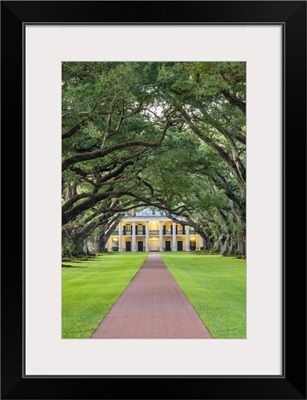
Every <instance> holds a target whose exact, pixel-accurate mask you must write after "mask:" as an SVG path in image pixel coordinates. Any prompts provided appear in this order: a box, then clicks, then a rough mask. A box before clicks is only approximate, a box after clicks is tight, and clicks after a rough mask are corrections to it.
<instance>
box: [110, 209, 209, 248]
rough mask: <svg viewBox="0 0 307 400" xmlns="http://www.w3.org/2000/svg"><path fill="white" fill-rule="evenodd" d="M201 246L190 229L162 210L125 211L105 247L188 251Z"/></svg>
mask: <svg viewBox="0 0 307 400" xmlns="http://www.w3.org/2000/svg"><path fill="white" fill-rule="evenodd" d="M202 246H203V239H202V237H201V236H200V235H199V234H197V233H195V231H194V229H192V228H190V227H189V226H184V225H181V224H177V223H175V222H173V221H172V220H171V219H170V218H168V217H166V215H165V212H164V211H160V210H159V211H158V210H156V211H155V210H152V209H150V208H145V209H143V210H142V211H134V210H133V211H129V212H128V213H127V214H126V215H125V216H124V217H123V219H122V220H121V222H120V224H119V225H118V226H117V228H116V230H115V231H114V232H113V233H112V235H111V236H110V238H109V240H108V243H107V248H108V251H112V250H113V251H119V252H125V251H131V252H136V251H160V252H162V251H190V250H199V249H200V247H202Z"/></svg>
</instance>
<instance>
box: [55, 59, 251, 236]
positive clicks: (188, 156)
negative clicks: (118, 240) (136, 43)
mask: <svg viewBox="0 0 307 400" xmlns="http://www.w3.org/2000/svg"><path fill="white" fill-rule="evenodd" d="M245 92H246V65H245V63H241V62H109V63H108V62H107V63H94V62H65V63H63V65H62V108H63V110H62V130H63V144H62V158H63V180H62V181H63V184H62V189H63V199H62V205H63V225H64V227H63V228H65V229H68V228H69V229H71V232H72V235H71V237H77V238H79V239H80V238H82V237H84V238H86V237H89V235H91V234H93V233H95V234H96V233H98V234H99V235H101V236H103V235H104V232H107V229H108V226H110V224H111V223H112V220H113V219H112V218H113V217H114V216H116V215H119V214H118V213H122V212H125V211H126V210H127V209H129V208H132V207H137V206H141V205H146V204H150V205H152V206H156V207H157V208H164V209H165V210H167V211H168V212H170V213H173V214H176V213H178V214H181V215H184V216H185V217H186V218H187V219H188V220H189V221H190V222H191V223H193V224H196V225H197V227H198V228H199V230H201V231H202V232H204V234H205V235H206V236H207V237H208V239H209V240H211V241H215V242H216V241H217V240H218V238H220V237H223V236H226V237H236V238H241V237H244V235H245V164H246V149H245V136H246V117H245V98H246V93H245ZM131 143H133V144H131ZM134 143H136V144H134ZM84 157H85V158H84ZM91 219H92V220H95V221H96V223H95V224H94V223H92V222H91ZM67 225H68V228H67ZM80 240H81V239H80Z"/></svg>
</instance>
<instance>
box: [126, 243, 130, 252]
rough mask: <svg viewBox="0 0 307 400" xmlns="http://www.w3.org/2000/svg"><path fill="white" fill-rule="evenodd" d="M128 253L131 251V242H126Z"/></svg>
mask: <svg viewBox="0 0 307 400" xmlns="http://www.w3.org/2000/svg"><path fill="white" fill-rule="evenodd" d="M126 251H131V242H126Z"/></svg>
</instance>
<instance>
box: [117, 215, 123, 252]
mask: <svg viewBox="0 0 307 400" xmlns="http://www.w3.org/2000/svg"><path fill="white" fill-rule="evenodd" d="M118 251H119V252H122V251H123V229H122V223H121V222H120V223H119V224H118Z"/></svg>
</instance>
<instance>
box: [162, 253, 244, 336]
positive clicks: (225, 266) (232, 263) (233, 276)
mask: <svg viewBox="0 0 307 400" xmlns="http://www.w3.org/2000/svg"><path fill="white" fill-rule="evenodd" d="M161 257H162V259H163V261H164V262H165V264H166V265H167V267H168V269H169V271H170V272H171V274H172V275H173V277H174V278H175V279H176V281H177V283H178V284H179V286H180V287H181V288H182V290H183V291H184V293H185V294H186V296H187V298H188V299H189V300H190V302H191V304H192V305H193V307H194V309H195V310H196V312H197V313H198V315H199V316H200V318H201V319H202V321H203V322H204V324H205V325H206V327H207V328H208V330H209V332H210V333H211V335H212V336H213V337H214V338H223V339H230V338H245V337H246V263H245V260H241V259H237V258H233V257H223V256H213V255H196V254H192V253H190V254H187V253H161Z"/></svg>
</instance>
